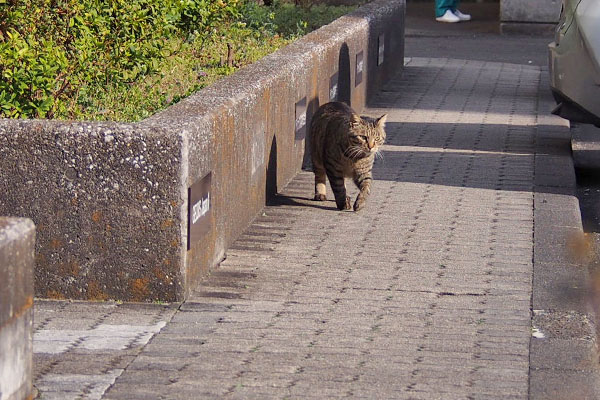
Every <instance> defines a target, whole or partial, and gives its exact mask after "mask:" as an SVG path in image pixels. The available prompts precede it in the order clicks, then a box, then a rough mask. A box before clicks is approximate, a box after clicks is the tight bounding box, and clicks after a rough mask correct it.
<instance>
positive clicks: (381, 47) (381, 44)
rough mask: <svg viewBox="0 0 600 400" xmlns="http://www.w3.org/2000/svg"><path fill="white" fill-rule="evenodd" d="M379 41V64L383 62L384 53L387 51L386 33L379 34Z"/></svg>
mask: <svg viewBox="0 0 600 400" xmlns="http://www.w3.org/2000/svg"><path fill="white" fill-rule="evenodd" d="M377 42H378V49H379V50H378V52H377V65H378V66H379V65H381V64H383V55H384V53H385V35H384V34H383V33H382V34H381V35H379V38H378V39H377Z"/></svg>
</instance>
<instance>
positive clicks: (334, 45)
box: [0, 0, 405, 301]
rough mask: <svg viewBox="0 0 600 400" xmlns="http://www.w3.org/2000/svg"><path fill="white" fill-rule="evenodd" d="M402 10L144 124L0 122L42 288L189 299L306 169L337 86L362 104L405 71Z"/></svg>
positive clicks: (293, 50) (10, 197)
mask: <svg viewBox="0 0 600 400" xmlns="http://www.w3.org/2000/svg"><path fill="white" fill-rule="evenodd" d="M404 10H405V2H404V0H377V1H374V2H372V3H369V4H367V5H365V6H363V7H362V8H361V9H359V10H358V11H356V12H354V13H353V14H350V15H348V16H345V17H342V18H340V19H338V20H337V21H335V22H333V23H332V24H330V25H328V26H325V27H323V28H321V29H319V30H318V31H315V32H313V33H311V34H309V35H307V36H305V37H304V38H302V39H300V40H298V41H297V42H295V43H293V44H291V45H289V46H287V47H286V48H284V49H282V50H280V51H278V52H276V53H274V54H271V55H269V56H267V57H265V58H264V59H262V60H260V61H259V62H257V63H255V64H253V65H250V66H248V67H247V68H245V69H242V70H240V71H238V72H237V73H235V74H234V75H232V76H230V77H228V78H225V79H223V80H221V81H219V82H218V83H217V84H215V85H213V86H211V87H208V88H206V89H203V90H201V91H200V92H198V93H196V94H195V95H193V96H191V97H189V98H187V99H185V100H183V101H182V102H180V103H179V104H177V105H175V106H173V107H170V108H168V109H167V110H165V111H163V112H161V113H158V114H157V115H155V116H153V117H151V118H148V119H146V120H144V121H142V122H140V123H136V124H122V123H88V122H60V121H14V120H0V214H6V215H18V216H25V217H29V218H31V219H33V221H34V222H35V223H36V226H37V230H38V243H37V247H36V253H37V267H36V271H35V279H36V288H35V292H36V295H37V296H41V297H49V298H77V299H91V300H102V299H109V298H110V299H121V300H125V301H152V300H163V301H173V300H181V299H183V298H185V296H186V294H187V293H188V292H189V290H190V288H193V287H194V286H195V285H197V284H198V282H199V280H200V279H201V277H202V276H203V275H204V274H205V273H206V272H207V271H208V269H210V268H211V267H213V266H215V265H216V264H217V263H218V262H220V260H221V259H222V257H223V256H224V254H225V251H226V249H227V248H228V246H229V245H230V244H231V243H232V242H233V241H234V240H235V239H236V237H237V236H238V235H239V234H240V233H241V232H242V231H243V229H244V228H245V227H246V226H248V224H249V223H250V222H251V221H252V219H253V218H254V217H255V216H256V215H257V213H258V212H259V211H260V210H261V209H262V207H263V206H264V205H265V201H266V198H267V195H268V194H274V193H275V192H276V191H277V190H279V189H280V188H282V187H283V186H285V185H286V184H287V182H289V180H290V179H291V178H292V177H294V175H295V174H296V173H297V172H298V170H299V169H300V168H301V166H302V163H303V159H304V158H305V146H306V140H305V137H304V134H305V133H304V131H303V130H302V129H296V127H297V126H298V127H300V126H305V127H308V125H309V124H310V118H311V115H312V113H314V111H315V110H316V109H317V107H318V105H319V104H324V103H326V102H327V101H329V100H330V98H329V96H330V92H332V90H331V89H334V88H335V87H337V94H338V98H339V99H341V100H345V101H347V102H349V103H351V105H352V106H353V107H354V108H355V109H357V110H358V111H360V110H361V109H362V108H363V107H364V105H365V103H366V100H367V99H368V97H369V96H370V95H371V94H373V93H375V92H376V91H377V90H378V89H379V88H380V87H381V84H382V83H383V82H384V81H385V80H387V79H388V78H390V77H391V76H392V75H394V74H396V73H398V72H400V71H401V70H402V67H403V58H404V57H403V55H404ZM380 43H382V44H383V46H381V47H382V48H381V50H382V52H381V55H383V60H382V58H381V56H380V55H379V54H380V52H379V50H380ZM361 54H362V61H363V63H362V64H363V71H362V76H361V77H362V80H360V79H359V81H360V82H357V79H356V75H357V74H356V72H357V60H358V61H359V63H360V59H361ZM378 61H379V62H378ZM381 61H383V62H382V63H381ZM378 64H380V65H378ZM333 92H336V90H333ZM310 195H311V194H310V193H307V196H310ZM190 196H191V198H192V200H193V201H190ZM190 203H191V204H190ZM190 215H191V218H192V221H191V222H192V223H188V217H189V216H190ZM188 231H190V232H191V234H189V235H188Z"/></svg>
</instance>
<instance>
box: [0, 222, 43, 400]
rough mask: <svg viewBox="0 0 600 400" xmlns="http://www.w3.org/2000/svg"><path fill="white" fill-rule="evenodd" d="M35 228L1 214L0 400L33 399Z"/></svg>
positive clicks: (30, 223) (29, 223)
mask: <svg viewBox="0 0 600 400" xmlns="http://www.w3.org/2000/svg"><path fill="white" fill-rule="evenodd" d="M34 244H35V227H34V226H33V223H32V222H31V221H30V220H28V219H24V218H4V217H0V400H22V399H30V398H32V388H33V387H32V381H31V379H32V373H33V370H32V354H33V349H32V333H33V261H34V256H33V251H34Z"/></svg>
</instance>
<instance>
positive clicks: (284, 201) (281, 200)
mask: <svg viewBox="0 0 600 400" xmlns="http://www.w3.org/2000/svg"><path fill="white" fill-rule="evenodd" d="M328 204H332V206H328ZM267 205H268V206H275V207H277V206H294V207H313V208H319V209H321V210H327V211H337V207H336V205H335V201H334V200H327V201H315V200H313V199H309V198H305V197H298V196H286V195H284V194H278V195H275V196H271V197H270V198H269V200H268V201H267Z"/></svg>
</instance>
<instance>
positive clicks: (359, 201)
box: [354, 196, 367, 211]
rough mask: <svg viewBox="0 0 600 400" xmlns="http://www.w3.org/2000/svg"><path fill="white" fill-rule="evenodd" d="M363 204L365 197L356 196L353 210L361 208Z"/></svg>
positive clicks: (365, 202)
mask: <svg viewBox="0 0 600 400" xmlns="http://www.w3.org/2000/svg"><path fill="white" fill-rule="evenodd" d="M365 204H367V201H366V199H365V198H364V197H362V196H358V197H357V198H356V201H355V202H354V211H360V210H362V209H363V208H364V207H365Z"/></svg>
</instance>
